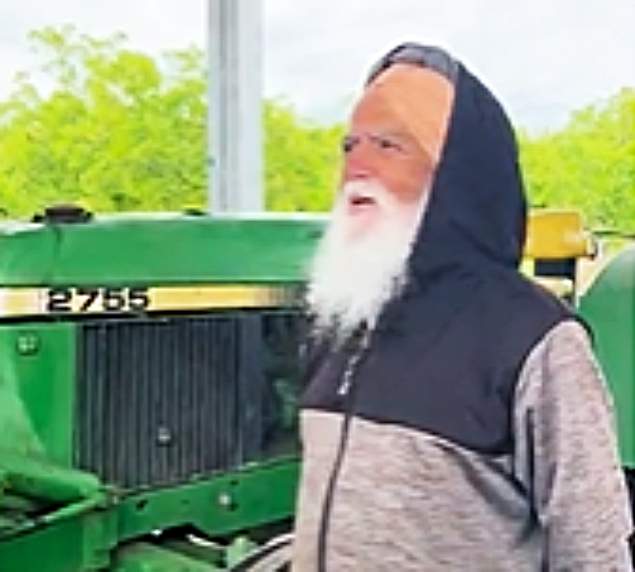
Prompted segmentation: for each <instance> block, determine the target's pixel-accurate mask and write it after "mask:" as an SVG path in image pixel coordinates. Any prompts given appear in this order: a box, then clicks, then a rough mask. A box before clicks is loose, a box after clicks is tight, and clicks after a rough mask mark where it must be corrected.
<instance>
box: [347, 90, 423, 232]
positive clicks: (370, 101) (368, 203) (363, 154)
mask: <svg viewBox="0 0 635 572" xmlns="http://www.w3.org/2000/svg"><path fill="white" fill-rule="evenodd" d="M343 147H344V169H343V173H342V181H341V193H342V196H340V197H339V200H340V202H343V206H344V207H345V212H346V214H347V216H348V218H349V222H350V224H351V228H352V229H353V233H354V234H359V233H364V232H366V231H371V230H372V228H373V227H375V226H376V224H377V222H378V220H379V217H381V216H382V215H385V214H387V213H386V212H385V210H384V209H382V201H380V200H378V198H377V197H375V196H373V195H372V194H371V193H364V192H363V188H364V185H363V184H360V183H365V182H373V181H375V182H378V183H380V185H381V186H383V187H384V188H385V189H387V191H388V192H389V193H390V194H391V197H390V198H391V199H393V200H394V202H396V203H397V204H398V205H399V206H401V207H403V208H404V209H405V210H410V209H416V208H417V207H418V205H419V204H420V201H421V200H422V199H423V196H422V195H423V194H424V193H425V192H427V189H428V188H429V186H430V181H431V179H432V173H433V168H432V166H431V163H430V160H429V159H428V157H427V155H426V153H425V152H424V151H423V150H422V149H421V147H420V146H419V144H418V143H417V141H416V139H415V138H414V137H413V136H412V135H411V134H410V133H409V132H408V130H407V127H406V126H405V125H403V124H402V123H401V122H400V121H399V120H397V119H396V117H395V115H394V113H391V110H390V108H389V107H388V105H387V104H386V103H385V102H384V101H383V100H382V99H381V96H378V95H377V94H375V93H373V92H372V90H370V91H369V92H367V94H366V95H365V96H364V97H363V98H362V100H361V101H360V103H359V104H358V106H357V107H356V109H355V111H354V113H353V117H352V120H351V124H350V129H349V132H348V134H347V136H346V137H345V139H344V143H343ZM351 183H354V184H352V185H351ZM350 189H354V190H353V191H350ZM360 189H362V190H360ZM391 202H392V201H391Z"/></svg>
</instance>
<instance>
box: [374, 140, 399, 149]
mask: <svg viewBox="0 0 635 572" xmlns="http://www.w3.org/2000/svg"><path fill="white" fill-rule="evenodd" d="M377 145H379V147H380V148H381V149H392V150H395V151H398V150H401V145H399V143H397V142H395V141H392V140H391V139H384V138H383V137H380V138H378V139H377Z"/></svg>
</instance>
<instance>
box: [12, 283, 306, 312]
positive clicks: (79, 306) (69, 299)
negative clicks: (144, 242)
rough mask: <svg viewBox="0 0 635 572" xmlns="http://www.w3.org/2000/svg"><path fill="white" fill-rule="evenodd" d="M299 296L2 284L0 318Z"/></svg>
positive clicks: (270, 303)
mask: <svg viewBox="0 0 635 572" xmlns="http://www.w3.org/2000/svg"><path fill="white" fill-rule="evenodd" d="M297 300H298V295H297V291H295V290H294V289H293V288H289V287H284V286H262V285H242V284H214V285H199V286H156V287H146V286H121V287H113V286H95V287H86V286H63V287H62V286H56V287H51V288H21V287H16V288H0V318H10V317H20V316H35V315H65V314H120V313H144V312H156V311H178V310H206V309H217V308H255V307H277V306H282V305H288V304H293V303H296V302H297Z"/></svg>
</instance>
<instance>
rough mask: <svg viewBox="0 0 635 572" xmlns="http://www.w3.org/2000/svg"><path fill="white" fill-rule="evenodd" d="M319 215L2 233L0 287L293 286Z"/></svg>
mask: <svg viewBox="0 0 635 572" xmlns="http://www.w3.org/2000/svg"><path fill="white" fill-rule="evenodd" d="M322 227H323V221H322V220H321V219H319V218H317V217H306V218H298V217H266V218H265V217H262V218H258V219H253V220H247V219H244V220H243V219H237V218H233V219H232V218H211V217H203V216H201V217H185V216H176V215H175V216H171V217H166V216H159V215H154V216H152V215H148V216H145V217H136V218H133V217H119V218H110V219H100V220H97V221H96V222H90V223H80V224H56V225H51V224H48V225H41V224H31V225H22V226H21V227H15V226H11V227H4V228H0V285H2V286H39V285H45V286H54V285H68V284H74V285H95V284H100V285H101V284H103V285H109V284H113V285H116V284H129V283H136V284H139V283H144V281H148V282H152V283H161V284H176V283H181V284H182V283H189V284H191V283H195V282H207V283H208V282H236V281H240V282H261V283H262V282H274V283H275V282H281V281H286V282H297V281H299V280H301V279H302V277H303V276H304V274H305V270H306V268H305V264H306V261H307V260H308V259H309V258H310V253H311V252H312V251H313V248H314V246H315V243H316V240H317V239H318V238H319V236H320V234H321V231H322Z"/></svg>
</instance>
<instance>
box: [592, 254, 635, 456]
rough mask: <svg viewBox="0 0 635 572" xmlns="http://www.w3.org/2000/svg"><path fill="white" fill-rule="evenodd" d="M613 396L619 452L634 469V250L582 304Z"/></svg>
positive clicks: (619, 259) (620, 257) (614, 265)
mask: <svg viewBox="0 0 635 572" xmlns="http://www.w3.org/2000/svg"><path fill="white" fill-rule="evenodd" d="M580 310H581V313H582V315H583V316H584V317H585V318H586V319H587V321H588V322H589V323H590V324H591V326H592V328H593V332H594V334H595V349H596V352H597V355H598V358H599V360H600V363H601V364H602V367H603V369H604V372H605V374H606V377H607V381H608V384H609V386H610V388H611V391H612V392H613V396H614V400H615V405H616V410H617V420H618V430H619V440H620V452H621V455H622V461H623V463H624V464H625V465H627V466H629V467H632V468H635V247H631V248H629V249H627V250H625V251H624V252H622V253H621V254H620V255H618V256H617V257H616V258H615V259H614V260H613V261H612V262H611V263H610V264H609V266H608V267H607V268H606V269H605V270H604V271H603V272H602V274H600V276H599V277H598V278H597V280H596V281H595V283H594V284H593V285H592V286H591V288H590V289H589V290H588V291H587V293H586V294H585V296H584V297H583V298H582V300H581V304H580Z"/></svg>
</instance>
